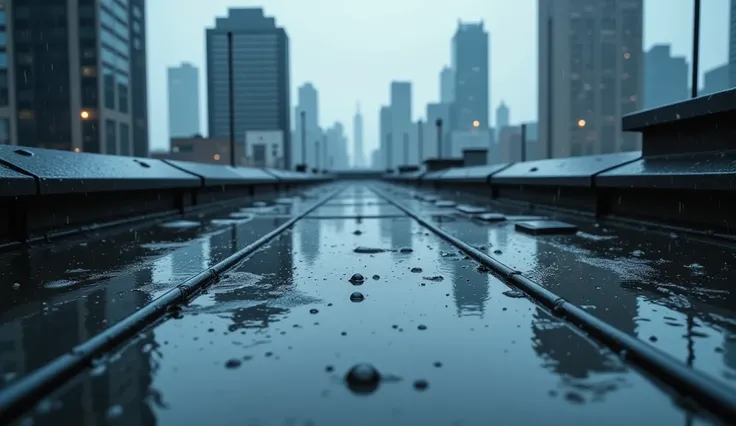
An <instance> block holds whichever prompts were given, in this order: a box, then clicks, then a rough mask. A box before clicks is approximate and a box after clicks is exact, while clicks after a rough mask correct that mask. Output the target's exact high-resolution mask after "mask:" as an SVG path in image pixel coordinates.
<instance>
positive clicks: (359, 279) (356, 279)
mask: <svg viewBox="0 0 736 426" xmlns="http://www.w3.org/2000/svg"><path fill="white" fill-rule="evenodd" d="M364 281H365V277H363V275H361V274H359V273H355V274H353V276H352V277H350V282H351V283H353V285H361V284H363V282H364Z"/></svg>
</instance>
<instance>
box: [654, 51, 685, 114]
mask: <svg viewBox="0 0 736 426" xmlns="http://www.w3.org/2000/svg"><path fill="white" fill-rule="evenodd" d="M687 77H688V65H687V59H686V58H685V57H684V56H672V53H671V46H670V45H669V44H660V45H656V46H652V48H651V49H649V51H647V52H645V53H644V108H654V107H658V106H662V105H668V104H671V103H675V102H680V101H682V100H684V99H687V98H688V97H689V91H688V81H687Z"/></svg>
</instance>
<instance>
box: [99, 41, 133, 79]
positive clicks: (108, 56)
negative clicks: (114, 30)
mask: <svg viewBox="0 0 736 426" xmlns="http://www.w3.org/2000/svg"><path fill="white" fill-rule="evenodd" d="M102 63H103V64H107V65H110V66H112V67H114V68H116V69H118V70H120V71H122V72H125V73H128V72H129V71H130V61H129V60H128V58H124V57H122V56H120V55H118V54H117V53H115V52H113V51H112V50H110V49H108V48H107V47H104V46H103V47H102Z"/></svg>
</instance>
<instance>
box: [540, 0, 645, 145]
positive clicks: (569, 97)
mask: <svg viewBox="0 0 736 426" xmlns="http://www.w3.org/2000/svg"><path fill="white" fill-rule="evenodd" d="M642 3H643V0H626V1H623V0H621V1H606V2H601V1H598V0H575V1H573V0H539V21H538V26H539V31H538V33H539V141H540V144H539V145H540V149H542V150H544V154H543V155H542V157H543V158H548V157H552V158H557V157H568V156H577V155H591V154H601V153H609V152H619V151H633V150H636V149H638V148H639V146H640V143H639V140H640V139H639V136H638V135H637V134H634V133H623V132H622V131H621V117H622V116H624V115H626V114H628V113H631V112H634V111H636V110H638V109H641V106H642V97H643V96H642V95H643V87H642V86H643V65H644V61H643V58H642V31H643V5H642Z"/></svg>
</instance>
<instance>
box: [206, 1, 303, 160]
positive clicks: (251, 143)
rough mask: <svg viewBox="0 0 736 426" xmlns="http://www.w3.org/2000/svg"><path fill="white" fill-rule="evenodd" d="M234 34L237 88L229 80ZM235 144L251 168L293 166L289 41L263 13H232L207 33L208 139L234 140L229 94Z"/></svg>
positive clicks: (234, 71) (235, 83) (234, 75)
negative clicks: (243, 147)
mask: <svg viewBox="0 0 736 426" xmlns="http://www.w3.org/2000/svg"><path fill="white" fill-rule="evenodd" d="M228 33H231V34H232V64H233V76H232V79H233V87H232V88H231V87H230V84H229V78H228V77H229V74H228ZM231 89H232V94H233V98H234V111H233V116H234V122H235V126H234V127H235V138H236V142H237V143H245V144H246V157H247V158H248V162H249V163H250V164H253V165H257V166H269V167H287V166H290V165H291V164H292V161H291V117H290V116H291V101H290V95H289V90H290V82H289V37H288V36H287V35H286V31H285V30H284V29H283V28H280V27H277V26H276V21H275V19H274V18H271V17H266V16H265V15H264V13H263V9H260V8H248V9H229V10H228V16H227V17H221V18H217V20H216V23H215V27H214V28H208V29H207V106H208V108H207V114H208V123H209V132H210V137H213V138H228V137H229V135H230V104H229V93H230V90H231Z"/></svg>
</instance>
